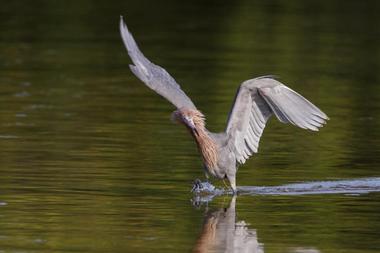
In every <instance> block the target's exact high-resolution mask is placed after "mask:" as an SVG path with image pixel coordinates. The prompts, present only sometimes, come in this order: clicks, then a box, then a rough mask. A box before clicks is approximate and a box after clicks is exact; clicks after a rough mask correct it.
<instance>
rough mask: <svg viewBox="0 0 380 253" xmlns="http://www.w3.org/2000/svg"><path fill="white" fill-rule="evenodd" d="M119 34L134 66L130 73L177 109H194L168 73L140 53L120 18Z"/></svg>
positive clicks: (131, 66)
mask: <svg viewBox="0 0 380 253" xmlns="http://www.w3.org/2000/svg"><path fill="white" fill-rule="evenodd" d="M120 33H121V37H122V38H123V42H124V45H125V47H126V48H127V51H128V54H129V56H130V57H131V60H132V62H133V64H134V65H129V67H130V68H131V70H132V72H133V73H134V74H135V75H136V76H137V77H138V78H139V79H140V80H141V81H143V82H144V83H145V84H146V85H147V86H148V87H149V88H151V89H152V90H154V91H156V92H157V93H158V94H160V95H161V96H163V97H164V98H166V99H167V100H169V101H170V102H171V103H172V104H173V105H175V106H176V107H177V108H182V107H186V108H190V109H196V107H195V105H194V104H193V102H192V101H191V100H190V98H189V97H188V96H186V94H185V93H184V92H183V91H182V90H181V87H180V86H179V85H178V84H177V82H176V81H175V80H174V78H173V77H171V76H170V75H169V73H168V72H167V71H166V70H165V69H163V68H161V67H160V66H157V65H155V64H153V63H152V62H150V61H149V60H148V59H147V58H146V57H145V56H144V55H143V54H142V53H141V51H140V49H139V48H138V46H137V44H136V42H135V40H134V39H133V36H132V34H131V33H130V32H129V31H128V28H127V25H126V24H125V23H124V21H123V17H120Z"/></svg>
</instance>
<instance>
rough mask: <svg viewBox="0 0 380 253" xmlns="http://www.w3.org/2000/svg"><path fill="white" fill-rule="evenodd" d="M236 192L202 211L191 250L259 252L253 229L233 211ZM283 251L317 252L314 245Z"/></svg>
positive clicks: (201, 251)
mask: <svg viewBox="0 0 380 253" xmlns="http://www.w3.org/2000/svg"><path fill="white" fill-rule="evenodd" d="M237 198H238V197H237V196H236V195H235V196H232V197H231V201H230V203H229V205H227V206H222V207H220V208H214V209H210V210H208V207H206V212H205V216H204V220H203V225H202V229H201V232H200V235H199V237H198V239H197V241H196V243H195V246H194V247H193V250H192V252H197V253H206V252H231V253H234V252H250V253H263V252H264V244H263V243H260V240H259V237H258V234H257V231H256V229H254V228H250V224H247V223H246V222H245V221H244V220H239V218H238V217H237V215H236V200H237ZM286 252H298V253H306V252H308V253H318V252H320V251H319V250H317V249H315V248H303V247H297V248H289V249H287V251H286Z"/></svg>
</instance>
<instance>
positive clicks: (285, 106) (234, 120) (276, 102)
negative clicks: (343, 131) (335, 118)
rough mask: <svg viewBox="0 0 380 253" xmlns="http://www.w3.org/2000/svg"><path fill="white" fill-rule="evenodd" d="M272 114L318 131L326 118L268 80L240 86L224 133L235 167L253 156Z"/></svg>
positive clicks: (281, 119) (302, 99)
mask: <svg viewBox="0 0 380 253" xmlns="http://www.w3.org/2000/svg"><path fill="white" fill-rule="evenodd" d="M272 114H275V115H276V117H277V119H278V120H280V121H281V122H282V123H291V124H293V125H295V126H298V127H301V128H304V129H309V130H313V131H318V128H320V127H322V126H323V125H324V124H325V123H326V120H328V117H327V115H326V114H324V113H323V112H322V111H321V110H319V109H318V108H317V107H316V106H315V105H313V104H312V103H311V102H310V101H308V100H307V99H306V98H304V97H302V96H301V95H300V94H298V93H297V92H295V91H293V90H291V89H290V88H288V87H286V86H285V85H283V84H282V83H280V82H279V81H277V80H275V79H273V78H271V77H259V78H255V79H251V80H248V81H245V82H243V83H242V84H241V85H240V87H239V90H238V92H237V94H236V97H235V103H234V105H233V107H232V110H231V113H230V115H229V118H228V122H227V128H226V133H227V134H228V135H229V141H230V142H229V144H230V147H231V148H232V150H233V152H234V153H235V156H236V160H237V162H238V163H240V164H243V163H245V161H246V160H247V159H248V158H249V157H250V156H251V155H252V154H253V153H257V150H258V147H259V141H260V138H261V135H262V133H263V130H264V127H265V124H266V123H267V121H268V119H269V118H270V116H271V115H272Z"/></svg>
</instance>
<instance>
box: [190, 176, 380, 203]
mask: <svg viewBox="0 0 380 253" xmlns="http://www.w3.org/2000/svg"><path fill="white" fill-rule="evenodd" d="M196 186H197V187H196ZM237 189H238V195H251V196H256V195H272V196H275V195H289V196H290V195H310V194H346V195H362V194H367V193H370V192H380V177H373V178H361V179H352V180H334V181H314V182H302V183H295V184H286V185H280V186H240V187H238V188H237ZM192 192H193V193H194V194H195V196H194V201H195V202H197V203H198V202H209V201H211V200H212V199H213V198H214V197H216V196H220V195H226V194H232V191H230V190H226V189H223V188H216V187H214V186H213V185H212V184H210V183H208V182H200V181H196V182H195V183H194V187H193V190H192Z"/></svg>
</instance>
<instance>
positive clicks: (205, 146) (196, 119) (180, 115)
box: [172, 109, 218, 169]
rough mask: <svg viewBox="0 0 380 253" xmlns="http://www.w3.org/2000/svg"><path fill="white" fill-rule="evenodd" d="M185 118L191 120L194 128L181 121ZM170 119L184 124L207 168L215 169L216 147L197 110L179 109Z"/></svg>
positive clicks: (202, 117)
mask: <svg viewBox="0 0 380 253" xmlns="http://www.w3.org/2000/svg"><path fill="white" fill-rule="evenodd" d="M185 117H187V118H190V119H192V121H193V123H194V126H193V127H194V128H192V127H190V126H189V125H188V123H186V121H185V120H183V119H184V118H185ZM172 118H173V119H175V120H176V121H178V122H180V123H182V124H184V125H185V126H186V128H187V129H188V130H189V131H190V133H191V135H192V136H193V137H194V139H195V142H196V143H197V146H198V150H199V152H200V153H201V155H202V160H203V162H204V163H205V165H206V166H207V168H209V169H212V168H215V167H216V166H217V161H218V156H217V146H216V143H215V142H214V140H213V139H212V138H211V137H210V136H209V134H208V132H207V130H206V127H205V118H204V115H203V114H202V113H201V112H200V111H198V110H191V109H179V110H177V111H175V112H174V113H173V116H172Z"/></svg>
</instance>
